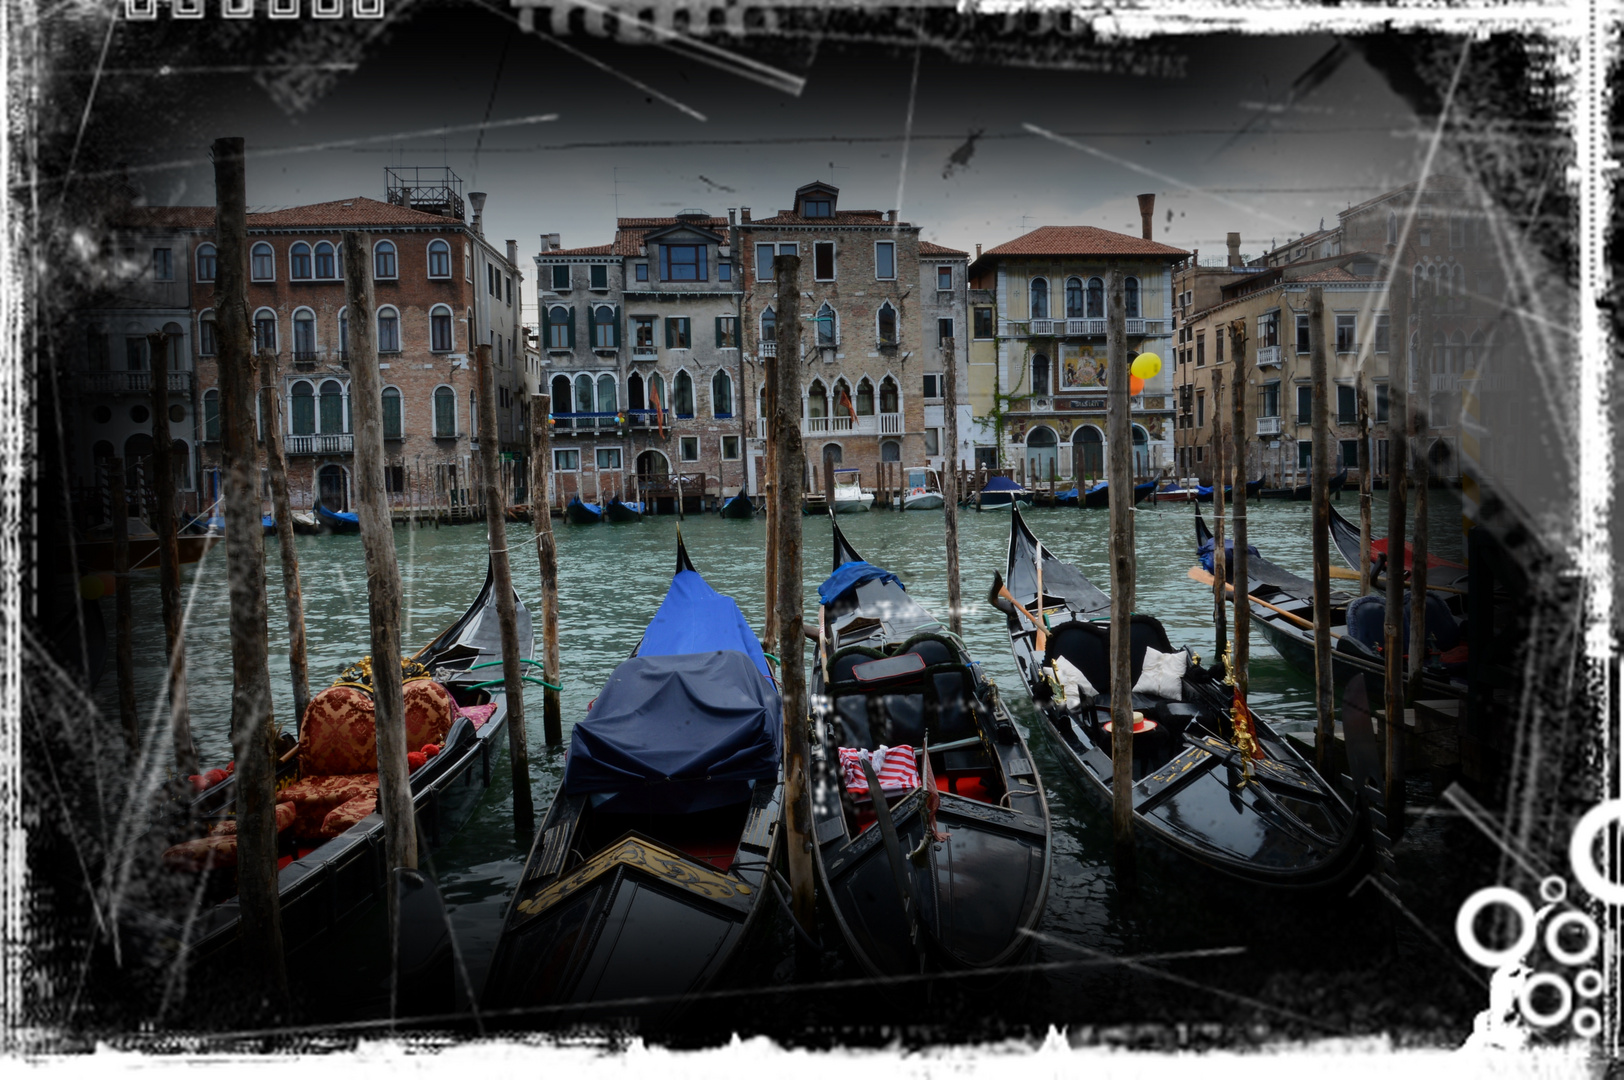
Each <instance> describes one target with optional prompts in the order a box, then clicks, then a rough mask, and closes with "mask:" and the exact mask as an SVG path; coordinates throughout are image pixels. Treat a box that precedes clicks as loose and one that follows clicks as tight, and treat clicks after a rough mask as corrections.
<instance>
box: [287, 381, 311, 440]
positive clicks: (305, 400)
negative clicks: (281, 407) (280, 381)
mask: <svg viewBox="0 0 1624 1080" xmlns="http://www.w3.org/2000/svg"><path fill="white" fill-rule="evenodd" d="M289 396H290V397H291V398H292V403H291V405H290V406H289V408H288V416H289V418H290V420H291V427H290V429H289V430H290V431H291V432H292V433H293V434H294V435H314V434H315V433H316V388H315V387H313V386H311V385H310V384H309V383H307V382H305V381H304V380H302V379H301V380H300V381H299V382H296V383H294V384H293V392H292V394H291V395H289Z"/></svg>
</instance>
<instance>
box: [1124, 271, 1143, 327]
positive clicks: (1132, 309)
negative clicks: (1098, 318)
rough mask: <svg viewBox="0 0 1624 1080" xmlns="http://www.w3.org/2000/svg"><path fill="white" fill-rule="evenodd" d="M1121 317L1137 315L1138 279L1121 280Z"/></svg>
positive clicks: (1138, 316) (1127, 317)
mask: <svg viewBox="0 0 1624 1080" xmlns="http://www.w3.org/2000/svg"><path fill="white" fill-rule="evenodd" d="M1122 307H1123V318H1126V319H1137V318H1140V315H1139V279H1138V278H1136V277H1131V278H1125V279H1123V282H1122Z"/></svg>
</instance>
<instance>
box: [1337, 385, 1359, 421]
mask: <svg viewBox="0 0 1624 1080" xmlns="http://www.w3.org/2000/svg"><path fill="white" fill-rule="evenodd" d="M1358 420H1359V410H1358V397H1357V395H1356V394H1354V392H1353V387H1351V386H1338V387H1337V388H1336V422H1337V423H1339V424H1353V423H1357V422H1358Z"/></svg>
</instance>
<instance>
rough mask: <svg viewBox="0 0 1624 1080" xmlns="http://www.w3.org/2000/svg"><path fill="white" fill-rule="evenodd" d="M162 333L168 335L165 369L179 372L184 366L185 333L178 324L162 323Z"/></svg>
mask: <svg viewBox="0 0 1624 1080" xmlns="http://www.w3.org/2000/svg"><path fill="white" fill-rule="evenodd" d="M164 333H166V334H168V335H169V356H168V357H167V363H165V365H164V366H165V367H166V368H168V369H169V370H170V371H180V370H181V369H182V368H184V367H185V366H186V365H185V363H183V361H184V360H185V358H186V349H185V346H186V331H185V330H182V329H181V327H180V323H174V322H169V323H164Z"/></svg>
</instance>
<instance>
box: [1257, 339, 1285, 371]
mask: <svg viewBox="0 0 1624 1080" xmlns="http://www.w3.org/2000/svg"><path fill="white" fill-rule="evenodd" d="M1257 366H1258V367H1260V368H1266V367H1276V368H1277V367H1279V366H1280V346H1278V345H1259V346H1258V347H1257Z"/></svg>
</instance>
